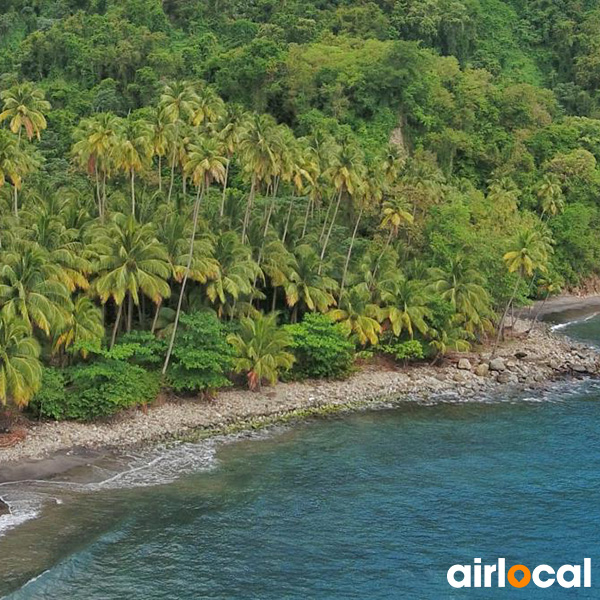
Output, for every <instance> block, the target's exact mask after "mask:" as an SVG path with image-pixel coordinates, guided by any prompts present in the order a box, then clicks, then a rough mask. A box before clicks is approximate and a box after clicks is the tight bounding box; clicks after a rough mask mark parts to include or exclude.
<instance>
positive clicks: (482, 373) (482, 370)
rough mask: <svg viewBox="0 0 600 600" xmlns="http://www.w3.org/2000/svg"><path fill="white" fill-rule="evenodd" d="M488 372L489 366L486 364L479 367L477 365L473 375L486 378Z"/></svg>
mask: <svg viewBox="0 0 600 600" xmlns="http://www.w3.org/2000/svg"><path fill="white" fill-rule="evenodd" d="M489 372H490V365H488V364H487V363H481V364H480V365H477V368H476V369H475V375H477V376H478V377H487V375H488V373H489Z"/></svg>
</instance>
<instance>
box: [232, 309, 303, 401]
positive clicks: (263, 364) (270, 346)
mask: <svg viewBox="0 0 600 600" xmlns="http://www.w3.org/2000/svg"><path fill="white" fill-rule="evenodd" d="M227 340H228V341H229V343H230V344H231V345H232V346H233V348H234V350H235V352H236V354H237V358H236V361H235V370H236V372H238V373H246V377H247V380H248V387H249V388H250V389H251V390H260V389H261V387H262V384H263V382H265V381H266V382H268V383H269V384H271V385H273V384H274V383H276V382H277V378H278V376H279V373H280V371H281V370H288V369H290V368H291V366H292V365H293V364H294V355H293V354H291V353H290V352H287V348H289V347H290V346H291V344H292V336H291V334H290V333H289V332H288V331H286V330H285V329H282V328H278V327H277V315H276V314H270V315H266V316H264V315H260V316H259V317H257V318H256V319H249V318H243V319H241V321H240V332H239V333H236V334H231V335H230V336H228V338H227Z"/></svg>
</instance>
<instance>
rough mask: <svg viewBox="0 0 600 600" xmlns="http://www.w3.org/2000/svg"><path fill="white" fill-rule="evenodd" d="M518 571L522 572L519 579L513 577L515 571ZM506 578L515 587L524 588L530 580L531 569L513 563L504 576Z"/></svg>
mask: <svg viewBox="0 0 600 600" xmlns="http://www.w3.org/2000/svg"><path fill="white" fill-rule="evenodd" d="M518 571H522V572H523V578H522V579H521V581H519V580H518V579H517V578H516V577H515V573H517V572H518ZM506 577H507V579H508V583H510V585H512V586H513V587H516V588H524V587H525V586H526V585H527V584H528V583H529V582H530V581H531V571H530V570H529V569H528V568H527V567H526V566H525V565H514V566H512V567H511V568H510V570H509V571H508V575H507V576H506Z"/></svg>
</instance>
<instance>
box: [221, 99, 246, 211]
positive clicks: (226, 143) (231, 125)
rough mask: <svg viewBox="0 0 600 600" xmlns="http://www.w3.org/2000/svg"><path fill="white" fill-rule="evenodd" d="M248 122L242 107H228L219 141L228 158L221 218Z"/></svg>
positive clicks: (235, 105)
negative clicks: (232, 168) (241, 138)
mask: <svg viewBox="0 0 600 600" xmlns="http://www.w3.org/2000/svg"><path fill="white" fill-rule="evenodd" d="M247 120H248V116H247V114H246V113H245V112H244V109H243V108H242V107H241V106H239V105H237V104H233V105H228V106H227V112H226V114H225V116H224V118H223V127H222V129H221V130H220V131H219V140H220V141H221V144H222V145H223V151H224V154H225V156H226V158H227V162H226V164H225V181H224V182H223V196H222V198H221V208H220V210H219V216H220V217H221V218H223V216H224V214H225V199H226V197H227V185H228V182H229V170H230V168H231V161H232V159H233V156H234V154H235V152H236V151H237V149H238V146H239V144H240V136H241V132H242V131H243V130H244V128H245V127H246V123H247Z"/></svg>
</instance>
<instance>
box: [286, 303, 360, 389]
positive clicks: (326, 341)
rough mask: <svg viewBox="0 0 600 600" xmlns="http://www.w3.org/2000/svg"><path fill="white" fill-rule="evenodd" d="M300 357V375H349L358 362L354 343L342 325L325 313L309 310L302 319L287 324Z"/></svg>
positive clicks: (297, 373) (296, 369)
mask: <svg viewBox="0 0 600 600" xmlns="http://www.w3.org/2000/svg"><path fill="white" fill-rule="evenodd" d="M286 329H287V331H288V332H289V333H290V334H291V335H292V346H291V348H292V351H293V353H294V356H295V357H296V362H295V364H294V367H293V372H292V374H293V375H295V376H296V377H300V378H304V377H312V378H325V379H327V378H336V377H344V376H345V375H348V373H349V372H350V370H351V368H352V364H353V362H354V344H352V342H351V341H350V340H349V339H348V337H347V335H346V333H345V331H344V329H343V328H342V326H341V325H338V324H336V323H333V322H332V321H331V319H329V318H328V317H326V316H324V315H319V314H307V315H306V316H305V317H304V320H303V321H302V323H297V324H295V325H287V326H286Z"/></svg>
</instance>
